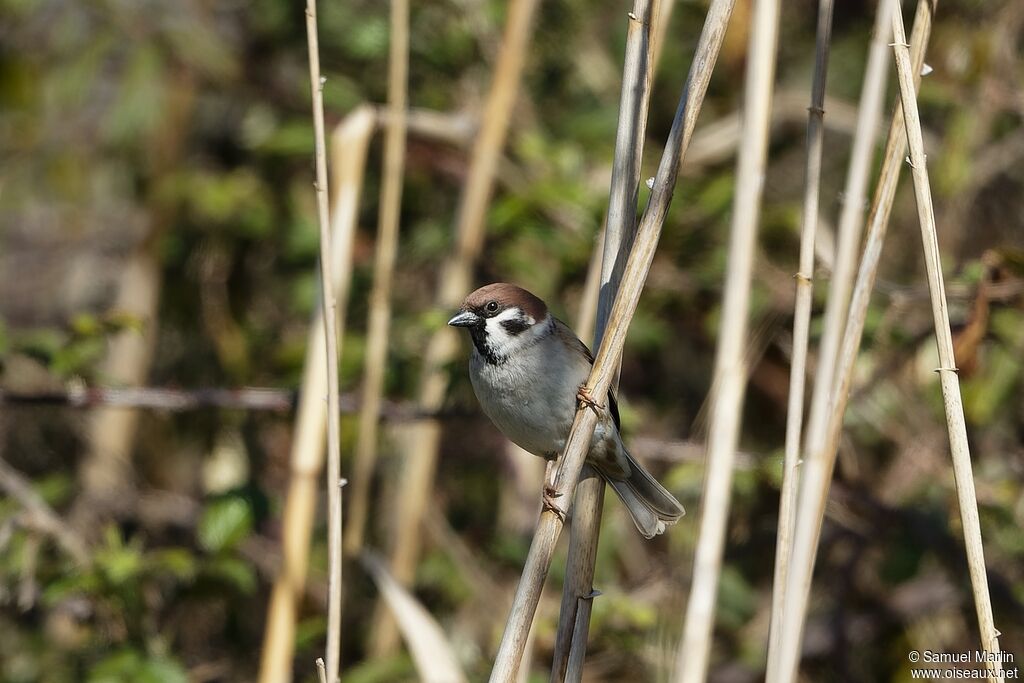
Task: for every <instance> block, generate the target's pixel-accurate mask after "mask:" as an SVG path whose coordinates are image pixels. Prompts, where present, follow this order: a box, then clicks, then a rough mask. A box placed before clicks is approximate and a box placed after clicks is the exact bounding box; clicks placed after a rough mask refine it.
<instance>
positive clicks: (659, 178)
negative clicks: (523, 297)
mask: <svg viewBox="0 0 1024 683" xmlns="http://www.w3.org/2000/svg"><path fill="white" fill-rule="evenodd" d="M733 4H734V0H714V1H713V2H712V4H711V6H710V7H709V8H708V14H707V17H706V19H705V20H704V29H703V31H702V32H701V36H700V40H699V41H698V44H697V50H696V54H695V55H694V59H693V63H692V64H691V65H690V72H689V75H688V76H687V80H686V84H685V85H684V87H683V93H682V96H681V97H680V100H679V106H678V107H677V109H676V115H675V119H674V120H673V122H672V129H671V130H670V131H669V137H668V140H667V141H666V144H665V150H664V152H663V154H662V157H661V163H660V164H659V166H658V173H657V175H656V176H655V178H654V187H653V188H652V192H651V198H650V200H649V201H648V204H647V210H646V211H645V212H644V216H643V219H642V220H641V221H640V227H639V229H638V230H637V236H636V240H635V242H634V246H633V249H632V250H631V251H630V253H629V258H628V260H627V261H626V268H625V271H624V272H623V276H622V283H621V286H620V288H619V292H618V293H617V294H616V296H615V303H614V304H613V305H612V310H611V315H610V317H609V321H608V326H607V327H606V330H605V336H604V339H603V340H602V342H601V346H600V347H599V348H598V350H597V357H596V358H595V359H594V366H593V369H592V370H591V372H590V378H589V379H588V380H587V385H586V388H587V390H588V391H589V393H590V395H591V396H592V397H593V398H594V399H595V401H597V402H598V403H602V402H604V400H605V398H606V397H607V393H608V389H609V388H610V387H611V384H612V381H613V378H614V376H615V374H616V371H615V368H616V366H617V359H618V358H619V356H620V355H621V353H622V346H623V344H624V343H625V340H626V332H627V330H628V327H629V321H630V320H631V319H632V317H633V314H634V313H635V312H636V306H637V303H638V302H639V300H640V293H641V292H642V291H643V286H644V282H645V281H646V279H647V273H648V272H649V270H650V267H651V262H652V261H653V259H654V253H655V250H656V249H657V246H658V239H659V237H660V235H661V227H662V225H663V224H664V222H665V216H666V214H667V213H668V208H669V204H670V203H671V201H672V194H673V192H674V191H675V181H676V177H677V175H678V173H679V164H680V160H681V159H682V156H683V153H684V152H685V150H686V148H687V147H688V146H689V144H690V139H691V138H692V137H693V129H694V127H695V126H696V123H697V115H698V114H699V113H700V107H701V105H702V104H703V102H704V94H705V93H706V92H707V86H708V81H709V80H710V78H711V72H712V71H713V70H714V65H715V62H716V61H717V59H718V52H719V49H720V48H721V46H722V39H723V37H724V35H725V29H726V27H727V26H728V23H729V17H730V16H731V14H732V8H733ZM596 424H597V414H596V413H595V411H593V410H577V412H576V418H575V420H574V421H573V426H572V430H571V431H570V432H569V438H568V440H567V443H566V447H565V451H564V453H563V455H562V459H561V463H560V466H559V468H558V475H557V477H556V479H555V486H554V488H555V494H556V495H555V498H556V499H557V498H558V497H559V496H558V495H557V494H561V496H566V495H567V494H572V492H573V491H574V489H575V487H576V482H577V480H578V479H579V476H580V472H581V470H582V469H583V461H584V459H585V458H586V455H587V451H588V450H589V449H590V439H591V436H592V435H593V432H594V427H595V426H596ZM562 499H563V500H566V499H568V498H564V497H563V498H562ZM561 530H562V520H561V519H560V518H559V516H558V515H557V514H555V512H553V511H551V510H545V511H544V512H543V513H542V514H541V518H540V521H539V522H538V524H537V530H536V532H535V533H534V537H533V543H532V544H531V545H530V552H529V554H528V555H527V558H526V564H525V566H524V567H523V574H522V578H520V580H519V586H518V587H517V589H516V594H515V598H514V600H513V604H512V609H511V610H510V612H509V617H508V622H507V624H506V626H505V632H504V634H503V635H502V639H501V645H500V646H499V648H498V654H497V657H496V658H495V662H494V667H493V668H492V669H491V678H490V680H491V681H492V682H496V681H502V682H504V681H513V680H515V677H516V672H517V670H518V668H519V662H520V660H521V658H522V653H523V649H524V647H525V644H526V640H527V636H528V634H529V631H530V626H531V624H532V623H533V617H534V614H535V613H536V611H537V603H538V602H539V601H540V593H541V590H542V588H543V586H544V579H545V578H546V577H547V572H548V569H549V568H550V566H551V557H552V555H553V554H554V550H555V543H556V542H557V540H558V536H559V534H560V533H561Z"/></svg>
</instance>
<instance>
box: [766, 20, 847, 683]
mask: <svg viewBox="0 0 1024 683" xmlns="http://www.w3.org/2000/svg"><path fill="white" fill-rule="evenodd" d="M833 4H834V3H833V0H820V1H819V2H818V29H817V37H816V39H815V52H814V80H813V85H812V86H811V106H810V107H808V118H807V165H806V167H805V172H804V210H803V219H802V222H801V226H802V227H801V229H800V264H799V266H798V267H797V272H796V274H795V275H794V276H793V280H794V282H795V284H796V304H795V310H794V312H793V358H792V362H791V363H790V370H789V405H788V406H787V409H786V445H785V458H784V460H783V464H782V491H781V492H780V494H779V525H778V528H779V532H778V535H777V537H776V542H775V575H774V577H773V580H772V615H771V626H770V627H769V631H768V633H769V643H768V665H767V671H768V680H772V675H773V673H772V672H774V671H775V669H776V666H777V664H776V660H777V659H778V647H779V634H780V628H781V622H782V606H783V599H782V598H783V593H784V592H785V588H786V574H787V572H788V571H789V554H790V549H791V546H792V544H793V525H794V521H795V520H794V513H795V510H794V503H795V502H796V492H797V484H798V478H799V469H798V467H797V465H798V464H799V460H800V433H801V430H802V428H803V414H804V384H805V380H806V377H807V339H808V336H809V330H810V322H811V303H812V294H813V285H812V273H813V272H814V242H815V239H814V237H815V233H816V232H817V228H818V200H819V197H820V193H821V157H822V149H823V146H824V140H825V83H826V81H827V79H828V56H829V51H830V48H831V43H832V8H833Z"/></svg>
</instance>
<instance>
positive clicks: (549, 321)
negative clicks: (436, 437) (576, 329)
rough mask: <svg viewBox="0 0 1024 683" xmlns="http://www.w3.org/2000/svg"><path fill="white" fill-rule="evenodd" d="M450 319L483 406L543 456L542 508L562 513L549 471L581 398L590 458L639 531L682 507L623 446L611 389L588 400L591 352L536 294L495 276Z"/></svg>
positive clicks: (671, 518) (661, 526)
mask: <svg viewBox="0 0 1024 683" xmlns="http://www.w3.org/2000/svg"><path fill="white" fill-rule="evenodd" d="M448 324H449V325H451V326H453V327H464V328H466V330H468V332H469V336H470V338H471V339H472V340H473V351H472V355H471V356H470V360H469V377H470V380H471V381H472V384H473V390H474V391H475V393H476V397H477V400H478V401H479V402H480V407H481V408H482V409H483V411H484V413H486V414H487V416H488V417H489V418H490V419H491V421H492V422H493V423H494V424H495V426H496V427H498V429H500V430H501V431H502V432H503V433H504V434H505V436H507V437H508V438H509V439H510V440H511V441H512V442H513V443H515V444H517V445H518V446H520V447H521V448H523V449H524V450H526V451H529V452H530V453H533V454H534V455H537V456H540V457H542V458H545V459H546V460H547V461H548V477H547V481H548V482H549V483H548V484H547V485H546V486H545V506H546V507H549V508H553V509H554V510H555V512H556V513H560V512H561V510H560V509H559V508H558V507H557V506H554V504H553V501H552V500H551V499H550V495H551V494H552V491H553V487H552V486H551V483H550V482H551V479H550V476H551V474H552V473H553V471H554V470H553V463H554V462H555V459H556V458H557V457H558V456H559V454H561V453H562V451H563V450H564V448H565V444H566V441H567V440H568V438H569V431H570V429H571V427H572V423H573V419H574V417H575V415H576V409H577V405H578V402H581V403H585V404H587V405H589V406H590V407H592V408H594V409H595V410H597V411H598V416H599V417H598V423H597V427H596V428H595V429H594V436H593V438H592V439H591V442H590V451H589V452H588V454H587V463H589V464H590V465H591V466H592V467H593V468H594V469H595V470H597V472H598V473H599V474H600V475H601V477H603V478H604V480H605V481H606V482H607V483H608V484H609V485H610V486H611V487H612V489H613V490H614V491H615V493H616V494H618V496H619V498H620V499H621V500H622V502H623V503H624V504H625V506H626V509H627V510H628V511H629V514H630V516H631V517H632V518H633V522H634V523H635V524H636V528H637V529H639V530H640V533H641V534H643V535H644V537H645V538H652V537H653V536H656V535H657V534H660V533H662V532H663V531H664V530H665V527H666V525H669V524H675V523H676V522H677V521H679V518H680V517H682V516H683V514H685V513H684V510H683V506H682V505H680V504H679V501H677V500H676V499H675V497H673V496H672V494H671V493H669V492H668V491H667V490H665V487H663V486H662V485H661V484H659V483H658V481H657V480H656V479H655V478H654V477H653V476H652V475H651V474H650V473H649V472H648V471H647V470H646V469H644V467H643V466H642V465H641V464H640V463H638V462H637V461H636V460H635V459H634V458H633V456H631V455H630V454H629V451H627V450H626V447H625V446H624V445H623V443H622V437H621V436H620V435H619V409H618V405H617V404H616V402H615V396H614V395H613V394H612V393H611V392H609V393H608V406H607V408H605V407H602V406H598V405H597V404H596V403H594V402H593V401H592V400H591V399H590V396H589V394H587V393H586V389H585V385H586V381H587V378H588V377H589V376H590V370H591V367H592V366H593V364H594V356H593V354H592V353H591V352H590V349H588V348H587V345H586V344H584V343H583V342H582V341H580V339H579V337H577V336H576V335H575V333H573V331H572V330H571V329H570V328H569V326H568V325H566V324H565V323H564V322H562V321H561V320H559V319H558V318H556V317H555V316H553V315H551V313H550V312H549V311H548V307H547V305H546V304H545V303H544V302H543V301H542V300H541V299H539V298H538V297H536V296H534V295H533V294H531V293H530V292H528V291H526V290H525V289H522V288H521V287H517V286H516V285H512V284H508V283H505V282H497V283H494V284H490V285H487V286H485V287H481V288H480V289H478V290H476V291H475V292H473V293H472V294H470V295H469V296H467V297H466V300H465V301H464V302H463V304H462V307H461V308H460V309H459V312H458V313H456V314H455V316H454V317H452V319H451V320H449V321H448Z"/></svg>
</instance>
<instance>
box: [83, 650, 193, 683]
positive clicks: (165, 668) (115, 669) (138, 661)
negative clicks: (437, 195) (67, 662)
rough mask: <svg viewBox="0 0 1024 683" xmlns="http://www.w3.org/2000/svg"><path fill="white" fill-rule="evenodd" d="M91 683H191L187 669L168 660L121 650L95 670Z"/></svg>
mask: <svg viewBox="0 0 1024 683" xmlns="http://www.w3.org/2000/svg"><path fill="white" fill-rule="evenodd" d="M86 680H87V681H88V683H187V682H188V675H187V674H186V673H185V669H184V668H183V667H182V666H181V664H179V663H178V662H176V661H175V660H173V659H170V658H168V657H149V656H147V655H145V654H143V653H141V652H138V651H137V650H127V649H126V650H120V651H118V652H115V653H114V654H112V655H110V656H108V657H107V658H106V659H104V660H102V661H101V662H100V663H99V664H97V665H96V666H94V667H93V668H92V670H91V671H90V672H89V677H88V678H87V679H86Z"/></svg>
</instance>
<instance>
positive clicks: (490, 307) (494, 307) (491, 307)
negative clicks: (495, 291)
mask: <svg viewBox="0 0 1024 683" xmlns="http://www.w3.org/2000/svg"><path fill="white" fill-rule="evenodd" d="M484 310H485V311H487V312H488V313H497V312H498V302H497V301H488V302H487V305H486V306H484Z"/></svg>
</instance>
